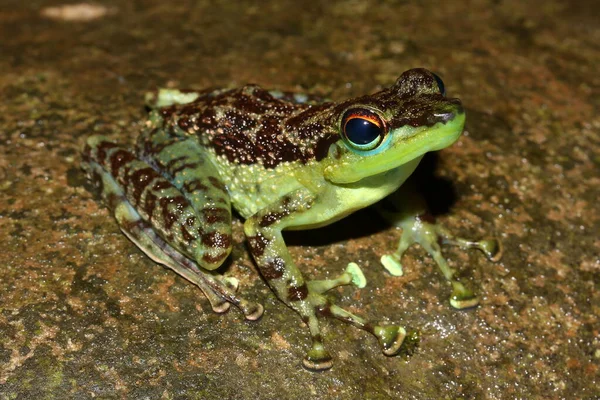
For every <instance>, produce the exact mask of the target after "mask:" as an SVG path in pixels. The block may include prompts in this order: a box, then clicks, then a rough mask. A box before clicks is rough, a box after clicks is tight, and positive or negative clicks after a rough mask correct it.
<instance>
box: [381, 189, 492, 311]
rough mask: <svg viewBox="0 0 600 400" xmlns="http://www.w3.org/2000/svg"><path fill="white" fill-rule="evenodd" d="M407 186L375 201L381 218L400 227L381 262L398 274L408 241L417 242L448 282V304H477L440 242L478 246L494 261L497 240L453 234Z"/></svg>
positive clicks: (477, 301)
mask: <svg viewBox="0 0 600 400" xmlns="http://www.w3.org/2000/svg"><path fill="white" fill-rule="evenodd" d="M409 190H411V189H410V188H409V189H406V188H401V189H400V190H399V191H398V192H396V193H394V194H393V195H391V196H389V197H388V198H386V199H385V200H383V202H382V204H379V205H378V208H377V211H378V212H379V213H380V214H381V215H382V216H383V217H384V218H386V219H387V220H388V221H390V222H391V223H392V224H394V225H395V226H397V227H399V228H402V236H401V238H400V242H399V243H398V247H397V249H396V251H395V252H394V253H392V254H386V255H384V256H382V257H381V263H382V264H383V266H384V267H385V268H386V269H387V270H388V271H389V272H390V273H391V274H392V275H395V276H400V275H402V274H403V271H402V264H401V262H400V261H401V259H402V256H403V254H404V252H405V251H406V250H407V249H408V248H409V247H410V246H411V245H413V244H414V243H418V244H420V245H421V246H422V247H423V248H424V249H425V250H426V251H427V252H428V253H429V254H430V255H431V257H433V259H434V261H435V262H436V264H437V265H438V267H439V268H440V270H441V271H442V274H443V275H444V277H445V278H446V279H447V280H448V281H449V282H450V283H451V284H452V295H451V296H450V305H451V306H452V307H454V308H457V309H464V308H469V307H475V306H477V305H478V304H479V298H478V297H477V296H476V295H475V294H474V293H473V291H472V290H471V289H469V288H468V287H466V286H465V285H463V284H462V282H460V281H459V280H458V278H457V277H456V271H455V270H454V269H453V268H452V267H450V265H448V262H447V261H446V259H445V258H444V256H443V255H442V250H441V244H450V245H455V246H459V247H461V248H463V249H471V248H474V249H478V250H480V251H482V252H483V253H484V254H485V255H486V257H487V258H488V259H489V260H491V261H497V260H499V259H500V257H501V256H502V249H501V246H500V242H499V241H498V240H496V239H493V238H488V239H483V240H479V241H473V240H469V239H465V238H461V237H457V236H454V235H453V234H452V233H451V232H450V231H449V230H448V229H446V228H445V227H443V226H442V225H440V224H437V223H436V222H435V219H434V217H433V216H431V215H430V214H429V213H427V212H426V207H425V205H424V200H423V199H422V198H421V197H420V196H419V195H418V194H417V193H416V192H414V191H409Z"/></svg>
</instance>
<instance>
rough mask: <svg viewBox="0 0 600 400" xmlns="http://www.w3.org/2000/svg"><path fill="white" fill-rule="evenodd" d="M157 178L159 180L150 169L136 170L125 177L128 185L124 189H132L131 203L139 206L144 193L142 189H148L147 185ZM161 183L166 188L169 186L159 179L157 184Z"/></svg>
mask: <svg viewBox="0 0 600 400" xmlns="http://www.w3.org/2000/svg"><path fill="white" fill-rule="evenodd" d="M157 178H159V177H158V174H157V173H156V171H154V170H153V169H152V168H150V167H147V168H141V169H138V170H136V171H134V172H133V173H131V174H128V175H127V179H128V181H129V184H128V185H125V188H129V187H131V188H133V200H134V201H133V202H134V204H135V205H138V204H139V202H140V197H141V196H142V192H143V191H144V189H146V187H148V185H149V184H150V183H151V182H153V181H154V180H155V179H157ZM161 181H162V182H164V183H166V184H167V185H168V186H171V185H170V184H169V183H168V182H166V181H165V180H164V179H162V178H159V179H158V182H161ZM158 182H157V183H158ZM154 186H156V185H153V187H154ZM168 186H167V187H168Z"/></svg>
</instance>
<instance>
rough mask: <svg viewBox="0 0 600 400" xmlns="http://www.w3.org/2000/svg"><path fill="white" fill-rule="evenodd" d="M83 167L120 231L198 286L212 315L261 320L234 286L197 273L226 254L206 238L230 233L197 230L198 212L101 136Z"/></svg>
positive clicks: (89, 148)
mask: <svg viewBox="0 0 600 400" xmlns="http://www.w3.org/2000/svg"><path fill="white" fill-rule="evenodd" d="M84 168H85V169H86V170H87V171H88V173H89V174H90V175H91V176H93V177H95V179H94V180H95V181H96V182H98V183H99V184H100V185H101V186H102V195H103V197H104V199H105V201H106V203H107V205H108V206H109V208H110V209H111V210H112V211H113V213H114V215H115V217H116V219H117V222H118V223H119V226H120V227H121V230H122V231H123V232H124V233H125V234H126V235H127V236H128V237H129V238H130V239H131V240H132V241H133V242H134V243H135V244H136V245H137V246H138V247H139V248H140V249H141V250H142V251H144V253H146V254H147V255H148V256H149V257H150V258H152V259H153V260H155V261H156V262H158V263H161V264H163V265H165V266H167V267H169V268H171V269H173V270H174V271H175V272H177V273H178V274H180V275H181V276H183V277H184V278H186V279H188V280H189V281H190V282H192V283H194V284H196V285H197V286H198V287H199V288H200V289H201V290H202V291H203V292H204V294H205V295H206V297H207V298H208V300H209V301H210V303H211V306H212V308H213V310H214V311H216V312H225V311H227V309H228V308H229V304H230V303H231V304H234V305H236V306H237V307H239V308H240V309H241V310H242V311H243V312H244V314H245V316H246V318H247V319H257V318H259V317H260V315H262V306H261V305H259V304H254V303H250V302H248V301H246V300H244V299H241V298H239V297H238V296H237V295H236V294H235V288H234V287H232V286H234V285H232V284H231V283H229V282H228V281H227V280H225V279H224V278H222V277H220V276H217V275H213V274H211V273H209V272H207V271H204V270H203V269H201V268H200V266H202V268H206V267H208V268H210V269H214V268H215V265H217V264H216V262H217V261H220V262H222V261H223V260H224V258H225V257H226V256H227V255H228V254H229V250H230V248H227V249H223V246H222V243H221V245H219V246H215V245H214V243H213V240H208V239H205V238H211V239H214V238H215V237H224V236H223V235H227V234H229V233H228V232H229V231H225V233H223V232H221V233H220V234H219V235H221V236H218V235H217V233H218V232H217V231H215V230H211V229H208V230H207V229H205V228H201V227H200V226H199V222H198V221H199V220H200V218H203V214H202V212H200V213H198V212H196V211H195V210H193V209H192V207H190V206H186V205H185V202H184V201H183V197H182V196H181V192H180V191H179V190H178V189H177V188H175V187H173V185H171V183H170V182H169V181H168V180H166V179H165V178H164V177H162V176H161V175H160V174H158V173H157V172H156V171H154V169H153V168H151V167H150V166H149V165H148V164H147V163H145V162H144V161H141V160H139V159H137V158H136V156H135V155H134V154H133V153H131V152H130V151H128V150H125V149H122V148H120V147H118V146H117V145H116V144H114V143H111V142H109V141H107V140H106V139H104V138H103V137H99V136H95V137H91V138H89V139H88V143H87V146H86V149H85V150H84ZM201 211H202V210H201ZM182 221H183V222H182ZM164 238H168V241H167V240H165V239H164ZM203 242H204V243H203ZM202 244H204V245H203V246H202ZM215 254H216V255H217V256H218V257H217V258H215ZM192 260H196V261H192ZM207 260H208V261H207ZM198 263H200V266H199V265H198ZM219 265H220V264H219Z"/></svg>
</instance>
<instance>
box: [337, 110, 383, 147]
mask: <svg viewBox="0 0 600 400" xmlns="http://www.w3.org/2000/svg"><path fill="white" fill-rule="evenodd" d="M341 125H342V126H341V128H342V129H341V132H342V136H343V138H344V140H345V142H346V143H347V144H348V145H349V146H350V148H351V149H354V150H358V151H369V150H373V149H375V148H377V147H378V146H379V145H380V144H381V143H382V142H383V139H384V138H385V136H386V134H387V127H386V125H385V123H384V122H383V119H382V118H381V117H380V116H379V115H378V114H376V113H375V112H373V111H371V110H367V109H351V110H348V111H346V112H345V113H344V116H343V117H342V124H341Z"/></svg>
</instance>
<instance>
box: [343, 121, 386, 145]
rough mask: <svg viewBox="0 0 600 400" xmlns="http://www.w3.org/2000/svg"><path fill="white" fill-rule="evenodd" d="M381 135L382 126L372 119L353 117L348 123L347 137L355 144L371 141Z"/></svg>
mask: <svg viewBox="0 0 600 400" xmlns="http://www.w3.org/2000/svg"><path fill="white" fill-rule="evenodd" d="M379 135H381V128H380V127H378V126H377V125H376V124H374V123H373V122H371V121H368V120H366V119H362V118H353V119H351V120H350V121H348V122H347V123H346V137H347V138H348V140H350V141H351V142H352V143H354V144H358V145H362V144H368V143H371V142H372V141H373V140H375V139H377V137H378V136H379Z"/></svg>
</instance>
